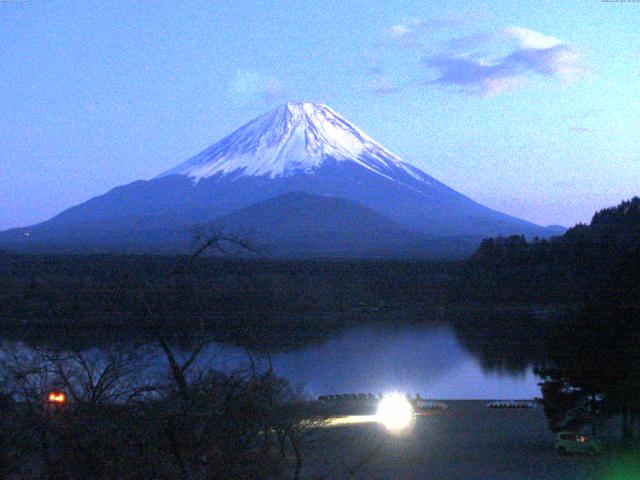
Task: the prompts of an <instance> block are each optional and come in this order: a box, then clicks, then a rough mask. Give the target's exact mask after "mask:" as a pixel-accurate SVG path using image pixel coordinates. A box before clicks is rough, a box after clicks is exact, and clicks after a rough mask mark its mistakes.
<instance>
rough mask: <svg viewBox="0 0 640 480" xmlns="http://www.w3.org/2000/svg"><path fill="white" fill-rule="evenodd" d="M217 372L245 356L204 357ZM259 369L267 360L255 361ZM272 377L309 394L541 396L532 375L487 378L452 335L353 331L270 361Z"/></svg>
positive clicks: (490, 374) (235, 352) (220, 353)
mask: <svg viewBox="0 0 640 480" xmlns="http://www.w3.org/2000/svg"><path fill="white" fill-rule="evenodd" d="M207 356H208V358H210V359H211V358H214V356H215V360H214V362H215V363H216V365H217V366H219V367H221V368H233V367H237V366H242V365H246V364H247V363H248V358H249V354H248V353H247V352H246V351H245V350H243V349H240V348H236V347H230V346H225V345H222V344H217V345H215V346H214V347H212V348H211V349H210V350H209V352H207ZM252 357H253V358H254V359H257V361H258V362H259V363H260V364H261V366H265V365H266V364H268V360H267V358H266V357H264V356H262V357H260V356H253V355H252ZM270 360H271V363H272V365H273V368H274V371H275V372H276V373H277V374H278V375H281V376H284V377H286V378H288V379H289V380H290V381H291V382H292V383H293V384H294V385H300V386H302V387H304V389H305V391H306V392H307V393H308V394H309V395H313V396H316V395H323V394H332V393H358V392H373V393H378V392H387V391H392V390H398V391H402V392H406V393H411V394H416V393H420V394H421V395H422V396H423V397H425V398H439V399H497V398H505V399H507V398H533V397H535V396H539V395H540V389H539V387H538V386H537V382H539V379H538V378H537V377H536V376H535V375H534V374H533V371H532V368H531V367H529V368H527V369H526V370H525V371H524V372H520V373H515V372H508V371H499V372H498V371H487V370H486V369H483V368H482V367H481V364H480V361H479V360H478V359H476V358H475V357H474V356H472V355H471V354H470V353H469V352H468V351H467V350H465V348H464V347H463V346H462V345H461V344H460V342H459V341H458V339H457V338H456V335H455V333H454V331H453V329H452V328H450V327H447V326H439V327H410V326H401V327H394V328H390V327H358V328H353V329H350V330H347V331H346V332H344V333H342V334H339V335H337V336H336V337H334V338H332V339H330V340H328V341H326V342H324V343H322V344H320V345H312V346H308V347H306V348H304V349H301V350H296V351H291V352H286V353H279V354H272V355H270Z"/></svg>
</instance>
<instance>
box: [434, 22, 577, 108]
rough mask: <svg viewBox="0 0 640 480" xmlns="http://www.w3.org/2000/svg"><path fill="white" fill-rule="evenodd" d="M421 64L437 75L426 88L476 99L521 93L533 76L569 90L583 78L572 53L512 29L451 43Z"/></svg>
mask: <svg viewBox="0 0 640 480" xmlns="http://www.w3.org/2000/svg"><path fill="white" fill-rule="evenodd" d="M422 61H423V63H424V65H426V66H427V67H428V68H429V69H431V70H433V71H435V72H436V75H437V76H436V78H434V79H430V80H428V81H426V82H425V84H431V85H442V86H451V87H457V88H458V89H459V90H461V91H463V92H465V93H471V94H478V95H496V94H499V93H502V92H504V91H507V90H513V89H515V88H520V87H523V86H525V85H528V84H529V83H530V82H531V81H532V80H533V79H534V78H535V77H536V76H539V77H545V78H549V79H554V80H557V81H560V82H561V83H563V84H569V83H572V82H574V81H575V80H576V79H578V78H579V77H580V76H581V75H582V74H583V73H584V72H585V67H584V64H583V61H582V58H581V57H580V55H579V54H578V52H577V51H576V49H575V48H574V47H572V46H570V45H569V44H567V43H565V42H563V41H561V40H559V39H557V38H555V37H552V36H548V35H544V34H542V33H540V32H536V31H534V30H529V29H527V28H522V27H515V26H514V27H508V28H506V29H504V30H503V31H501V32H498V33H496V34H491V35H478V34H476V35H473V36H468V37H463V38H459V39H454V40H452V41H451V42H449V43H448V48H447V47H445V49H443V51H442V52H439V53H436V54H429V55H425V56H424V57H423V58H422Z"/></svg>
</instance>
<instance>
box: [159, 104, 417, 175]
mask: <svg viewBox="0 0 640 480" xmlns="http://www.w3.org/2000/svg"><path fill="white" fill-rule="evenodd" d="M327 161H335V162H344V161H348V162H355V163H357V164H359V165H360V166H362V167H364V168H366V169H368V170H371V171H373V172H376V173H379V174H381V175H384V176H387V175H389V173H390V172H391V171H392V170H394V168H393V167H396V168H397V167H400V168H403V167H404V166H405V165H406V164H405V163H404V162H402V161H401V160H400V159H399V158H398V157H397V156H395V155H394V154H393V153H391V152H389V151H388V150H386V149H385V148H384V147H382V146H381V145H380V144H378V143H377V142H375V141H374V140H372V139H371V138H369V137H368V136H367V135H366V134H365V133H364V132H362V131H361V130H360V129H358V128H357V127H356V126H354V125H353V124H351V123H349V122H348V121H347V120H345V119H344V118H342V117H341V116H340V115H338V114H337V113H336V112H335V111H333V110H332V109H331V108H329V107H328V106H326V105H324V104H321V103H310V102H304V103H293V102H290V103H286V104H284V105H281V106H279V107H278V108H276V109H275V110H272V111H271V112H268V113H266V114H264V115H261V116H260V117H258V118H256V119H254V120H252V121H250V122H249V123H247V124H245V125H244V126H242V127H240V128H239V129H238V130H236V131H235V132H233V133H232V134H231V135H228V136H227V137H225V138H223V139H222V140H220V141H219V142H217V143H215V144H213V145H212V146H210V147H209V148H207V149H206V150H204V151H202V152H201V153H199V154H198V155H196V156H194V157H192V158H190V159H189V160H187V161H186V162H184V163H182V164H180V165H178V166H177V167H175V168H173V169H171V170H169V171H167V172H164V173H162V174H161V175H160V177H163V176H166V175H171V174H179V175H186V176H188V177H191V178H193V179H195V180H200V179H202V178H208V177H211V176H214V175H217V174H223V175H226V174H234V175H245V176H247V175H248V176H262V175H267V176H269V177H270V178H275V177H283V176H289V175H293V174H296V173H301V172H304V173H311V172H313V171H314V170H315V169H317V168H318V167H320V166H321V165H322V164H323V163H324V162H327Z"/></svg>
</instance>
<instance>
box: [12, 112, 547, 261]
mask: <svg viewBox="0 0 640 480" xmlns="http://www.w3.org/2000/svg"><path fill="white" fill-rule="evenodd" d="M290 192H305V193H307V194H310V195H316V196H320V197H323V196H333V197H337V198H342V199H344V200H347V201H351V202H355V203H356V204H358V205H361V206H363V207H366V208H367V209H370V210H372V211H374V212H376V213H378V214H380V215H382V216H384V217H386V218H387V219H389V220H391V221H393V222H395V223H396V224H397V225H399V226H401V227H402V229H404V230H408V231H414V232H418V233H420V234H421V235H427V236H431V237H473V238H478V237H490V236H496V235H511V234H524V235H526V236H527V237H534V236H539V237H548V236H550V235H551V234H555V233H557V230H556V229H553V230H548V229H545V228H544V227H540V226H538V225H535V224H532V223H530V222H526V221H524V220H521V219H518V218H515V217H512V216H509V215H506V214H504V213H501V212H498V211H495V210H492V209H489V208H487V207H485V206H483V205H480V204H479V203H477V202H475V201H473V200H471V199H470V198H468V197H466V196H464V195H462V194H461V193H459V192H457V191H455V190H453V189H451V188H449V187H447V186H446V185H444V184H442V183H441V182H439V181H437V180H436V179H434V178H432V177H430V176H429V175H428V174H427V173H425V172H423V171H422V170H420V169H419V168H417V167H415V166H413V165H411V164H409V163H406V162H404V161H402V160H401V159H400V158H399V157H397V156H396V155H394V154H393V153H391V152H390V151H389V150H387V149H385V148H384V147H382V146H381V145H379V144H378V143H377V142H375V141H374V140H373V139H371V138H369V137H368V136H366V134H364V133H363V132H362V131H361V130H360V129H358V128H357V127H355V126H354V125H352V124H350V123H349V122H348V121H347V120H345V119H343V118H342V117H340V116H339V115H338V114H337V113H336V112H334V111H333V110H331V109H330V108H329V107H327V106H326V105H322V104H310V103H288V104H285V105H282V106H280V107H278V108H277V109H275V110H273V111H271V112H268V113H266V114H264V115H262V116H260V117H258V118H256V119H254V120H252V121H250V122H248V123H247V124H245V125H244V126H242V127H240V128H239V129H237V130H236V131H234V132H233V133H231V134H230V135H228V136H226V137H224V138H223V139H222V140H220V141H218V142H216V143H214V144H213V145H211V146H210V147H208V148H207V149H205V150H203V151H202V152H201V153H199V154H197V155H195V156H194V157H191V158H190V159H188V160H187V161H185V162H182V163H180V164H178V165H177V166H176V167H174V168H173V169H169V170H167V171H165V172H163V173H161V174H160V175H158V176H156V177H154V178H152V179H151V180H138V181H135V182H132V183H130V184H127V185H123V186H119V187H116V188H113V189H112V190H110V191H108V192H107V193H105V194H104V195H99V196H97V197H94V198H92V199H90V200H88V201H86V202H84V203H82V204H79V205H76V206H74V207H71V208H69V209H67V210H65V211H63V212H61V213H60V214H58V215H56V216H55V217H53V218H51V219H50V220H48V221H46V222H43V223H40V224H37V225H34V226H31V227H27V228H22V229H13V230H9V231H6V232H1V233H0V247H1V246H2V245H6V244H7V242H9V243H11V244H12V245H16V244H18V245H21V246H22V247H25V248H29V246H30V245H39V248H45V247H44V245H46V244H56V245H61V244H67V245H75V246H80V245H81V244H82V242H83V241H87V242H89V241H90V242H91V243H92V244H102V245H103V246H104V248H105V249H107V250H108V249H109V248H111V249H112V250H114V251H118V249H120V248H122V245H127V248H129V247H131V248H133V249H135V250H136V251H137V250H139V249H140V248H138V247H140V246H142V247H144V248H147V247H149V246H153V242H154V241H156V240H158V241H159V240H160V239H162V238H163V236H170V235H175V232H177V231H179V230H181V229H182V230H184V229H188V228H189V227H190V226H192V225H194V224H202V223H211V222H216V221H218V220H219V219H220V218H222V217H224V216H226V215H230V214H232V213H233V212H235V211H238V210H240V209H243V208H246V207H249V206H251V205H254V204H258V203H260V202H264V201H266V200H269V199H270V198H275V197H279V196H281V195H285V194H287V193H290ZM282 215H283V221H284V220H286V219H285V218H284V217H286V212H283V213H282ZM172 232H173V233H172ZM398 235H401V233H400V231H398ZM115 239H119V240H118V242H116V241H115ZM136 244H137V245H138V246H135V245H136ZM70 248H71V247H70ZM73 248H75V247H73ZM73 248H72V249H73Z"/></svg>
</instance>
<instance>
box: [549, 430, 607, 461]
mask: <svg viewBox="0 0 640 480" xmlns="http://www.w3.org/2000/svg"><path fill="white" fill-rule="evenodd" d="M601 452H602V443H601V442H600V440H598V439H597V438H595V437H591V436H588V435H585V434H583V433H577V432H560V433H558V434H557V435H556V453H558V454H559V455H581V454H582V455H597V454H599V453H601Z"/></svg>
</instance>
